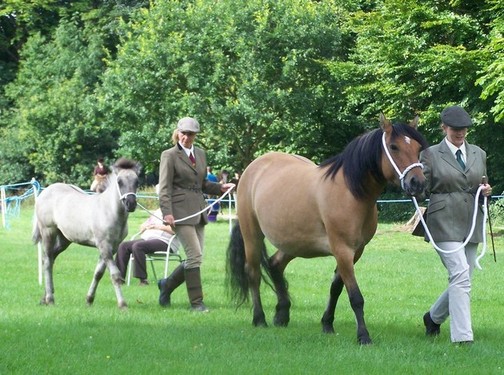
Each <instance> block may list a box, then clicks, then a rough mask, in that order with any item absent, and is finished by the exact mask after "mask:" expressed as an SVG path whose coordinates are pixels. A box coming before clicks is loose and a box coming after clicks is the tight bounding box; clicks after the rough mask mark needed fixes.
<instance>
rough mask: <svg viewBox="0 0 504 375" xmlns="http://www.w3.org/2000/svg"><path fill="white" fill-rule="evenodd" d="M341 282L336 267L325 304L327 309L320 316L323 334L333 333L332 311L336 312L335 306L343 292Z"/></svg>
mask: <svg viewBox="0 0 504 375" xmlns="http://www.w3.org/2000/svg"><path fill="white" fill-rule="evenodd" d="M344 285H345V284H343V280H342V279H341V275H340V274H339V272H338V267H336V270H335V271H334V277H333V280H332V282H331V289H330V292H329V301H328V302H327V307H326V309H325V311H324V315H322V319H321V323H322V332H324V333H334V326H333V323H334V311H335V310H336V304H337V303H338V299H339V296H340V295H341V292H342V290H343V286H344Z"/></svg>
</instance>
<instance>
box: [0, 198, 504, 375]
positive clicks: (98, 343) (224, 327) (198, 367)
mask: <svg viewBox="0 0 504 375" xmlns="http://www.w3.org/2000/svg"><path fill="white" fill-rule="evenodd" d="M31 215H32V207H30V206H29V205H25V206H23V207H22V209H21V216H20V217H19V218H14V219H11V222H10V229H9V230H6V229H3V228H2V229H0V255H1V259H2V265H1V270H2V272H1V276H0V374H94V373H98V374H104V373H107V374H159V373H172V374H330V373H340V374H440V373H442V374H478V373H481V374H502V373H504V356H503V352H504V320H503V318H502V315H503V314H502V313H503V309H504V298H503V296H502V283H503V272H502V271H501V269H500V268H501V267H500V264H501V263H502V262H503V261H504V258H503V255H504V254H503V251H502V248H503V244H504V241H503V239H502V238H500V237H499V238H497V239H496V245H497V249H498V253H497V258H498V262H499V263H494V262H493V259H492V257H491V255H490V252H489V253H488V256H486V257H485V259H484V260H483V261H482V262H481V263H482V266H483V271H476V273H475V277H474V283H473V284H474V286H473V294H472V296H473V297H472V309H473V326H474V332H475V340H476V343H475V345H473V346H472V347H456V346H453V345H452V344H451V343H450V339H449V332H448V331H449V329H448V324H444V325H443V326H442V329H441V331H442V333H441V335H440V337H438V338H437V339H434V340H432V339H428V338H426V337H425V336H424V327H423V325H422V321H421V318H422V315H423V314H424V313H425V311H426V310H427V309H428V308H429V306H430V304H431V303H432V302H433V300H434V298H435V297H436V296H437V295H438V293H440V292H441V290H442V289H443V288H444V287H445V285H446V274H445V270H444V268H443V267H442V266H441V263H440V261H439V259H438V257H437V255H436V254H435V252H434V250H432V248H431V247H430V246H429V245H428V244H427V243H425V242H423V241H422V240H420V239H419V238H416V237H412V236H410V235H409V234H408V233H405V232H401V231H399V230H398V226H396V225H380V226H379V229H378V233H377V235H376V236H375V238H374V239H373V240H372V242H371V243H370V244H369V245H368V247H367V248H366V251H365V253H364V255H363V257H362V259H361V260H360V261H359V263H358V264H357V266H356V274H357V278H358V281H359V285H360V288H361V290H362V292H363V294H364V298H365V301H366V305H365V313H366V320H367V324H368V329H369V331H370V334H371V337H372V339H373V341H374V344H373V345H371V346H366V347H360V346H359V345H357V343H356V327H355V322H354V316H353V312H352V310H351V308H350V306H349V303H348V298H347V296H346V294H343V295H342V297H341V299H340V303H339V305H338V307H337V310H336V321H335V329H336V334H334V335H325V334H322V333H321V326H320V318H321V316H322V313H323V310H324V308H325V303H326V301H327V295H328V288H329V283H330V280H331V276H332V272H333V270H334V267H335V262H334V260H333V259H332V258H317V259H311V260H303V259H298V260H295V261H293V262H292V263H291V264H290V265H289V267H288V268H287V271H286V276H287V278H288V280H289V283H290V291H291V295H292V298H293V306H292V309H291V322H290V325H289V327H287V328H278V327H274V326H272V325H271V324H270V327H269V328H266V329H262V328H254V327H252V325H251V320H252V313H251V308H250V304H248V305H246V306H242V307H240V308H239V309H235V307H234V305H233V304H232V303H231V301H230V300H229V298H228V297H227V294H226V289H225V250H226V247H227V242H228V238H229V226H228V224H227V222H222V221H221V222H217V223H212V224H209V225H208V226H207V232H206V233H207V236H206V239H207V245H206V253H205V260H204V264H203V269H202V277H203V286H204V292H205V303H206V304H207V305H208V306H209V307H210V308H211V311H210V313H208V314H195V313H191V312H189V311H188V300H187V295H186V291H185V287H181V288H179V289H177V290H176V291H175V293H174V294H173V296H172V303H173V306H172V308H170V309H161V308H160V307H159V306H158V304H157V297H158V291H157V287H156V286H155V284H154V280H152V282H151V285H150V286H148V287H139V286H137V285H136V284H137V281H136V280H134V281H133V282H132V285H131V286H129V287H128V286H125V287H124V288H123V291H124V294H125V298H126V300H127V302H128V304H129V308H128V309H127V310H126V311H121V310H119V309H118V308H117V306H116V299H115V295H114V292H113V289H112V286H111V284H110V280H109V277H108V273H107V274H106V276H105V277H104V279H103V280H102V282H101V283H100V286H99V288H98V292H97V296H96V299H95V303H94V305H93V306H92V307H87V306H86V303H85V296H86V292H87V289H88V287H89V284H90V282H91V278H92V275H93V271H94V267H95V265H96V261H97V251H96V249H93V248H86V247H81V246H78V245H71V247H70V248H69V249H68V250H67V251H65V252H64V253H63V254H62V255H61V256H60V257H59V258H58V260H57V262H56V266H55V275H54V279H55V289H56V290H55V299H56V304H55V306H50V307H47V306H40V305H39V304H38V301H39V300H40V297H41V296H42V287H41V286H40V285H38V277H37V252H36V248H35V246H34V245H32V243H31V217H32V216H31ZM144 218H145V213H144V212H142V211H141V210H137V212H135V213H134V214H133V215H132V216H130V221H129V227H130V234H132V233H134V232H136V231H137V229H138V226H139V225H140V223H141V222H142V221H143V220H144ZM158 266H159V269H158V273H159V274H160V273H161V265H160V264H159V265H158ZM149 276H151V277H152V275H149ZM262 296H263V303H264V307H265V312H266V315H267V319H268V322H271V320H272V317H273V312H274V305H275V299H274V296H273V293H272V292H271V291H270V290H269V289H268V288H267V287H264V289H263V294H262Z"/></svg>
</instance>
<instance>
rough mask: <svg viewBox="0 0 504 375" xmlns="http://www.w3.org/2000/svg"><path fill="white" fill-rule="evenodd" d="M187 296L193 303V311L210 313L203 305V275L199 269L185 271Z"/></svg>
mask: <svg viewBox="0 0 504 375" xmlns="http://www.w3.org/2000/svg"><path fill="white" fill-rule="evenodd" d="M185 279H186V287H187V295H188V296H189V302H191V310H192V311H199V312H208V308H207V307H206V306H205V304H204V303H203V289H202V287H201V274H200V269H199V268H190V269H186V270H185Z"/></svg>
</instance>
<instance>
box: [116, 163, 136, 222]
mask: <svg viewBox="0 0 504 375" xmlns="http://www.w3.org/2000/svg"><path fill="white" fill-rule="evenodd" d="M140 168H141V167H140V164H139V163H137V162H136V161H133V160H129V159H125V158H120V159H119V160H117V161H116V162H115V164H114V165H113V166H112V170H113V171H114V174H115V178H116V181H115V184H116V186H117V191H118V193H119V199H120V200H121V202H122V203H123V205H124V207H125V208H126V210H127V211H128V212H133V211H135V209H136V206H137V201H136V191H137V189H138V174H139V173H140ZM111 183H114V181H111Z"/></svg>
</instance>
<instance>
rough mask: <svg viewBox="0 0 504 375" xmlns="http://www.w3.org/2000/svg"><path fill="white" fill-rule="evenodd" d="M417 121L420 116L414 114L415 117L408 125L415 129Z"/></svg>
mask: <svg viewBox="0 0 504 375" xmlns="http://www.w3.org/2000/svg"><path fill="white" fill-rule="evenodd" d="M418 121H420V116H418V115H416V116H415V118H414V119H413V120H411V122H410V123H409V126H411V127H412V128H413V129H416V128H417V127H418Z"/></svg>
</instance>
